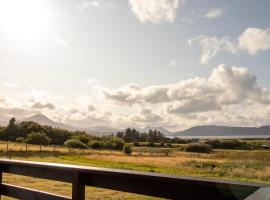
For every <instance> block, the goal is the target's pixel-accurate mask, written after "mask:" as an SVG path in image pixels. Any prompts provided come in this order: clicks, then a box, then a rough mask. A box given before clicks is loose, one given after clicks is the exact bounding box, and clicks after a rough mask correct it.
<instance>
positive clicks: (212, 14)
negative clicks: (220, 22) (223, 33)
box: [205, 8, 223, 19]
mask: <svg viewBox="0 0 270 200" xmlns="http://www.w3.org/2000/svg"><path fill="white" fill-rule="evenodd" d="M222 15H223V10H222V9H221V8H212V9H210V10H208V12H207V13H206V15H205V17H206V18H209V19H215V18H219V17H222Z"/></svg>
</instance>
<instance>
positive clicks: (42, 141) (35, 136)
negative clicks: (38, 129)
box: [26, 133, 52, 145]
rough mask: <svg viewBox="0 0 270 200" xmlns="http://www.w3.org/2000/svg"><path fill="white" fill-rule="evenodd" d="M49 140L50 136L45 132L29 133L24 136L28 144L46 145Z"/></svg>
mask: <svg viewBox="0 0 270 200" xmlns="http://www.w3.org/2000/svg"><path fill="white" fill-rule="evenodd" d="M51 141H52V140H51V138H49V137H48V136H46V134H45V133H30V134H28V135H27V138H26V142H27V143H28V144H39V145H48V144H50V142H51Z"/></svg>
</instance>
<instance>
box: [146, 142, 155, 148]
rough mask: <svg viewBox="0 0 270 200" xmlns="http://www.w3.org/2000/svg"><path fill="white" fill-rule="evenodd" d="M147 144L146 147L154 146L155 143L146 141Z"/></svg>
mask: <svg viewBox="0 0 270 200" xmlns="http://www.w3.org/2000/svg"><path fill="white" fill-rule="evenodd" d="M147 146H148V147H154V146H155V144H154V142H148V143H147Z"/></svg>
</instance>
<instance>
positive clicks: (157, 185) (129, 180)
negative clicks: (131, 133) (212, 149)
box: [0, 160, 270, 200]
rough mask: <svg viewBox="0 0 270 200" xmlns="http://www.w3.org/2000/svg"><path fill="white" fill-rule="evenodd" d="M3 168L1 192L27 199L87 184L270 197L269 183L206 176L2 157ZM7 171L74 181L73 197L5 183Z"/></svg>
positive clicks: (160, 193) (229, 198)
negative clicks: (196, 176)
mask: <svg viewBox="0 0 270 200" xmlns="http://www.w3.org/2000/svg"><path fill="white" fill-rule="evenodd" d="M0 170H1V185H0V195H5V196H9V197H13V198H16V199H23V200H31V199H42V200H47V199H50V200H54V199H55V200H68V199H73V200H83V199H85V186H94V187H99V188H105V189H112V190H117V191H123V192H130V193H136V194H142V195H149V196H155V197H161V198H166V199H177V200H178V199H179V200H181V199H183V200H193V199H207V200H234V199H235V200H241V199H243V200H244V199H246V200H251V199H252V200H253V199H256V198H257V199H260V200H269V199H270V189H269V188H268V187H267V186H265V185H259V184H245V183H239V182H229V181H219V180H213V179H206V178H194V177H182V176H180V177H179V176H170V175H164V174H157V173H143V172H135V171H128V170H115V169H104V168H96V167H83V166H76V165H65V164H55V163H41V162H26V161H18V160H0ZM3 173H9V174H16V175H23V176H29V177H35V178H43V179H50V180H55V181H62V182H67V183H72V198H69V197H64V196H60V195H55V194H51V193H47V192H42V191H38V190H33V189H29V188H24V187H19V186H15V185H11V184H6V183H3V182H2V174H3Z"/></svg>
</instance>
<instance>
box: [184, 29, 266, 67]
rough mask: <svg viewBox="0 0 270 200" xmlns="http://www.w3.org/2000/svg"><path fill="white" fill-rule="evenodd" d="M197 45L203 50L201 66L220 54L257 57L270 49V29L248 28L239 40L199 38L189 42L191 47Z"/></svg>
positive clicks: (214, 37)
mask: <svg viewBox="0 0 270 200" xmlns="http://www.w3.org/2000/svg"><path fill="white" fill-rule="evenodd" d="M194 43H197V44H198V45H199V47H200V48H201V50H202V53H201V56H200V62H199V63H200V64H207V63H208V62H209V60H210V59H212V58H214V57H215V56H216V55H217V54H218V53H220V52H229V53H232V54H240V53H248V54H250V55H255V54H257V53H258V52H260V51H266V50H269V49H270V29H258V28H247V29H246V30H245V31H244V32H243V33H242V34H241V35H240V36H239V37H238V38H236V39H231V38H230V37H216V36H213V37H209V36H203V35H201V36H197V37H195V38H193V39H189V40H188V44H189V45H190V46H191V45H193V44H194Z"/></svg>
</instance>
